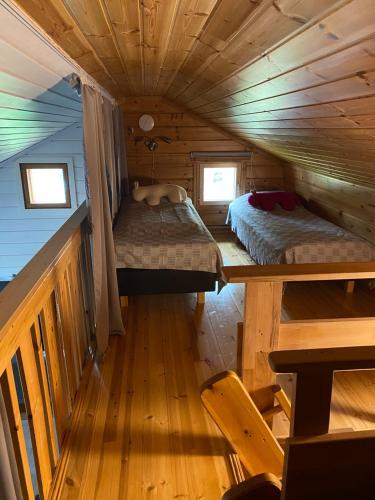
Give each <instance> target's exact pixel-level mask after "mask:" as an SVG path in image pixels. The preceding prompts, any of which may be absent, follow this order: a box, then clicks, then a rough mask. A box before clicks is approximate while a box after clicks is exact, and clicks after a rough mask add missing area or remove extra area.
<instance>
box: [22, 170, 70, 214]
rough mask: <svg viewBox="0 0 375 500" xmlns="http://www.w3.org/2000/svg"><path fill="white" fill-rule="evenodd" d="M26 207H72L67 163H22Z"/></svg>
mask: <svg viewBox="0 0 375 500" xmlns="http://www.w3.org/2000/svg"><path fill="white" fill-rule="evenodd" d="M20 168H21V178H22V188H23V196H24V200H25V208H70V207H71V202H70V192H69V176H68V165H67V164H66V163H48V164H44V163H21V164H20Z"/></svg>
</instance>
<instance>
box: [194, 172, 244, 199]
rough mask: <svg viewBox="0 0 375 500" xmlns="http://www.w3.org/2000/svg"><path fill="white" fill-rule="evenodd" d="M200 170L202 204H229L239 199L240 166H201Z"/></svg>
mask: <svg viewBox="0 0 375 500" xmlns="http://www.w3.org/2000/svg"><path fill="white" fill-rule="evenodd" d="M200 170H201V183H200V187H201V189H200V191H201V197H200V203H201V204H227V203H230V202H231V201H233V200H234V199H235V198H236V197H237V194H238V183H239V179H238V176H239V166H238V164H236V163H227V164H226V163H216V164H201V165H200Z"/></svg>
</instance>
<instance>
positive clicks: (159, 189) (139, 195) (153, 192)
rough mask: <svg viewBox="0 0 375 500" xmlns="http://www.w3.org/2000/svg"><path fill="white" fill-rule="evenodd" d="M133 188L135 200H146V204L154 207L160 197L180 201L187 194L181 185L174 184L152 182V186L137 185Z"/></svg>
mask: <svg viewBox="0 0 375 500" xmlns="http://www.w3.org/2000/svg"><path fill="white" fill-rule="evenodd" d="M137 184H138V183H135V185H134V189H133V192H132V194H133V198H134V199H135V201H143V200H146V202H147V204H148V205H150V206H152V207H154V206H156V205H159V204H160V198H162V197H163V196H165V197H167V198H168V200H169V201H170V202H171V203H181V202H183V201H186V198H187V194H186V191H185V189H184V188H183V187H181V186H177V185H176V184H153V185H152V186H141V187H138V186H137Z"/></svg>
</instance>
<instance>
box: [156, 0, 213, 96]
mask: <svg viewBox="0 0 375 500" xmlns="http://www.w3.org/2000/svg"><path fill="white" fill-rule="evenodd" d="M218 3H219V0H181V1H180V4H179V7H178V12H177V15H176V21H175V24H174V27H173V31H172V34H171V37H170V41H169V46H168V47H167V52H166V55H165V59H164V62H163V65H162V68H161V72H160V76H159V79H158V82H157V86H156V88H155V94H156V95H165V94H166V92H167V90H168V88H169V87H170V85H171V84H172V82H173V80H174V78H175V76H176V74H177V72H178V71H179V70H180V68H181V67H182V66H183V65H184V63H185V62H186V60H187V58H188V57H189V54H190V52H191V51H192V48H193V46H194V44H195V43H196V40H197V39H198V37H199V35H200V33H201V32H202V30H204V26H205V24H206V22H207V19H208V18H209V16H210V15H211V14H212V12H213V11H214V9H215V7H216V6H217V5H218Z"/></svg>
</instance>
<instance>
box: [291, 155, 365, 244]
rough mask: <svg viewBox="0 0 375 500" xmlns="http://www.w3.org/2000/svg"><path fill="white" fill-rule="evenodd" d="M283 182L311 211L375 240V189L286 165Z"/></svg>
mask: <svg viewBox="0 0 375 500" xmlns="http://www.w3.org/2000/svg"><path fill="white" fill-rule="evenodd" d="M285 183H286V186H287V187H288V188H290V189H294V190H296V191H298V192H299V193H300V194H301V195H302V196H304V198H306V200H307V201H308V202H309V205H310V208H311V210H312V211H314V212H316V213H317V214H318V215H320V216H322V217H324V218H326V219H328V220H331V221H332V222H334V223H335V224H337V225H338V226H341V227H344V228H346V229H348V230H350V231H352V232H353V233H356V234H358V235H359V236H362V237H363V238H366V239H368V240H369V241H371V242H372V243H375V188H374V187H371V186H361V185H359V184H355V183H352V182H347V181H344V180H341V179H336V178H334V177H330V176H327V175H322V174H319V173H316V172H312V171H309V170H308V169H306V168H304V167H301V166H299V165H298V164H289V165H287V166H286V168H285Z"/></svg>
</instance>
